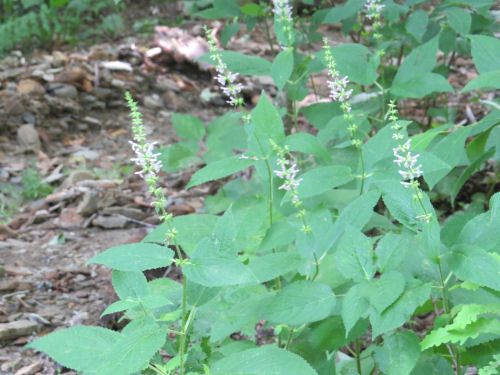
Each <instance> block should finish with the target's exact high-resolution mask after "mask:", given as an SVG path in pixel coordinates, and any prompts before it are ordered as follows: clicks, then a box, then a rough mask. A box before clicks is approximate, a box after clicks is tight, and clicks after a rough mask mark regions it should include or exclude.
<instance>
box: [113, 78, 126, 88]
mask: <svg viewBox="0 0 500 375" xmlns="http://www.w3.org/2000/svg"><path fill="white" fill-rule="evenodd" d="M126 85H127V84H126V83H125V82H124V81H122V80H120V79H116V78H113V79H112V80H111V86H113V87H116V88H119V89H123V88H125V86H126Z"/></svg>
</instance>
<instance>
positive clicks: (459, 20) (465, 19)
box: [445, 7, 472, 36]
mask: <svg viewBox="0 0 500 375" xmlns="http://www.w3.org/2000/svg"><path fill="white" fill-rule="evenodd" d="M445 13H446V16H447V17H448V23H449V24H450V26H451V27H452V28H453V29H454V30H455V31H456V32H457V33H458V34H461V35H462V36H465V35H467V34H469V32H470V25H471V23H472V17H471V15H470V13H469V12H467V11H466V10H465V9H462V8H459V7H451V8H446V10H445Z"/></svg>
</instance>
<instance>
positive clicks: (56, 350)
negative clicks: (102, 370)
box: [26, 326, 120, 371]
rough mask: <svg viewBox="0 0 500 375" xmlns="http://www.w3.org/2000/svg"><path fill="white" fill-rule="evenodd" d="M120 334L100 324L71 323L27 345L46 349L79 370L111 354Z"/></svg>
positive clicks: (56, 358)
mask: <svg viewBox="0 0 500 375" xmlns="http://www.w3.org/2000/svg"><path fill="white" fill-rule="evenodd" d="M119 337H120V334H119V333H118V332H115V331H111V330H109V329H105V328H101V327H83V326H78V327H71V328H67V329H63V330H59V331H56V332H52V333H50V334H48V335H46V336H43V337H42V338H39V339H37V340H35V341H34V342H32V343H30V344H28V345H27V346H26V348H30V349H36V350H39V351H41V352H44V353H47V354H48V355H49V356H50V357H51V358H52V359H54V360H55V361H57V362H58V363H59V364H61V365H63V366H65V367H68V368H70V369H73V370H76V371H88V370H91V369H92V368H93V367H95V366H96V365H97V364H99V363H103V362H105V361H106V360H107V358H108V353H109V351H110V348H111V347H112V345H113V344H114V343H115V342H116V341H117V340H118V339H119Z"/></svg>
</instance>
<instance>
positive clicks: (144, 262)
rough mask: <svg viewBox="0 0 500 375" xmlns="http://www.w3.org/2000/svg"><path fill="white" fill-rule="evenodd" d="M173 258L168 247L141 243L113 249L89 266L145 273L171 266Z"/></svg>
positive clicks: (93, 260)
mask: <svg viewBox="0 0 500 375" xmlns="http://www.w3.org/2000/svg"><path fill="white" fill-rule="evenodd" d="M173 256H174V253H173V251H172V250H170V249H169V248H168V247H165V246H161V245H157V244H152V243H142V242H139V243H132V244H127V245H120V246H115V247H112V248H111V249H108V250H106V251H104V252H102V253H100V254H97V255H96V256H95V257H93V258H92V259H90V260H89V261H88V262H87V264H88V263H98V264H104V265H106V266H108V267H111V268H114V269H117V270H121V271H145V270H149V269H153V268H161V267H167V266H169V265H170V264H172V259H173Z"/></svg>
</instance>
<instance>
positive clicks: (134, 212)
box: [102, 207, 146, 220]
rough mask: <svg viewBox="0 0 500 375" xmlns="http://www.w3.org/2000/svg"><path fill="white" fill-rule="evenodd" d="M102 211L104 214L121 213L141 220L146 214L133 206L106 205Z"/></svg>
mask: <svg viewBox="0 0 500 375" xmlns="http://www.w3.org/2000/svg"><path fill="white" fill-rule="evenodd" d="M102 213H103V214H104V215H123V216H126V217H129V218H131V219H135V220H142V219H144V217H145V216H146V214H145V213H144V212H143V211H142V210H139V209H138V208H133V207H106V208H105V209H104V210H103V211H102Z"/></svg>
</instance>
